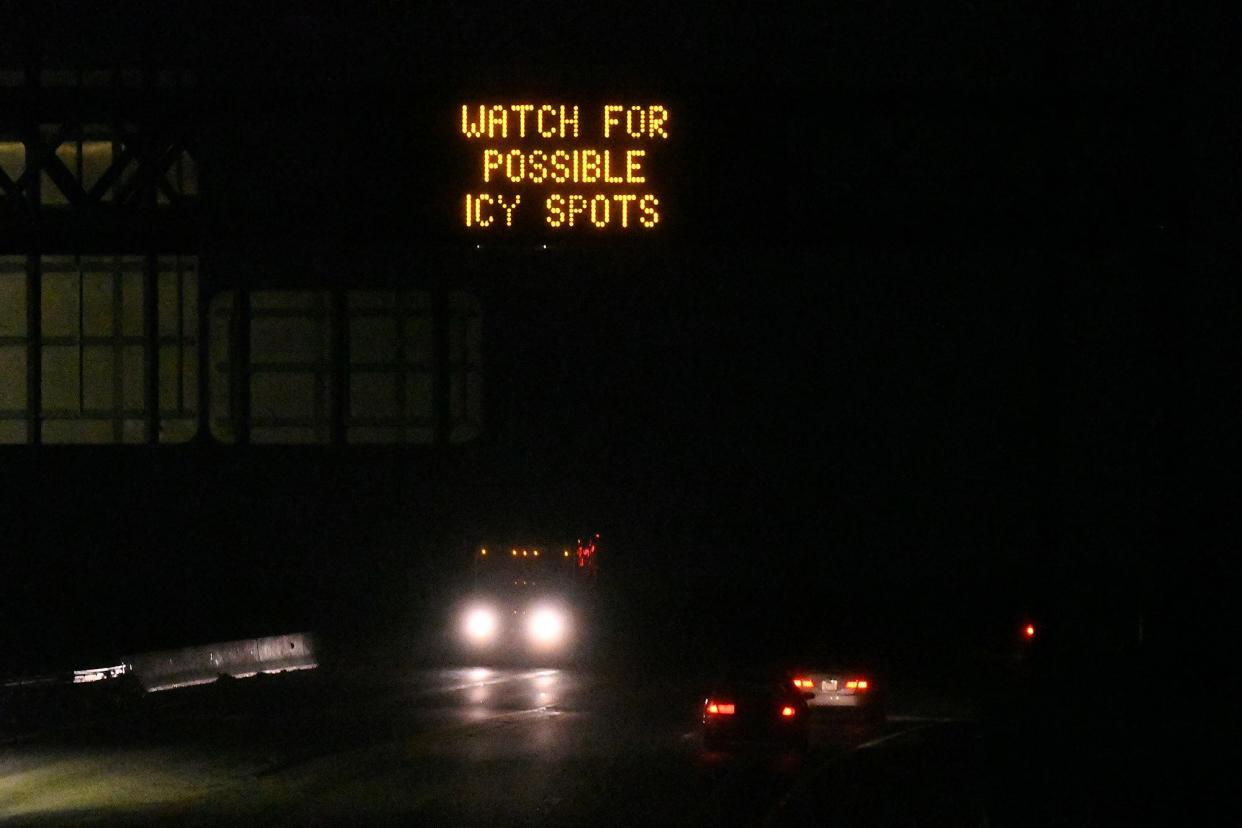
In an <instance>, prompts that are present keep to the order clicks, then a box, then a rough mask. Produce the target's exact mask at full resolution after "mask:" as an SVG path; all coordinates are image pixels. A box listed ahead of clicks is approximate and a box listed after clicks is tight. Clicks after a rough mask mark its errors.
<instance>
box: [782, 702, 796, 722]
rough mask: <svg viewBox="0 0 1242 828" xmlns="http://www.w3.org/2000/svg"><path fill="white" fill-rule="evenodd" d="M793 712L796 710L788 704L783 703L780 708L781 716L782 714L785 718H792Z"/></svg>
mask: <svg viewBox="0 0 1242 828" xmlns="http://www.w3.org/2000/svg"><path fill="white" fill-rule="evenodd" d="M795 712H796V711H795V710H794V709H793V708H792V707H790V706H789V705H785V706H784V707H782V708H781V716H783V717H784V718H786V719H791V718H793V715H794V713H795Z"/></svg>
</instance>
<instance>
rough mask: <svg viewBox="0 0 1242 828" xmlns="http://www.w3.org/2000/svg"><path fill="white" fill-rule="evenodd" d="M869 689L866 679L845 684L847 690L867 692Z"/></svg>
mask: <svg viewBox="0 0 1242 828" xmlns="http://www.w3.org/2000/svg"><path fill="white" fill-rule="evenodd" d="M867 687H868V684H867V680H866V679H850V680H849V681H847V682H846V683H845V689H846V690H866V689H867Z"/></svg>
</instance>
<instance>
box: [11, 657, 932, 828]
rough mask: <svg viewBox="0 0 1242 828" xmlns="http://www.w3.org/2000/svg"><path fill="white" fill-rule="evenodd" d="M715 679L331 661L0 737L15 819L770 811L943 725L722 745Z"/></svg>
mask: <svg viewBox="0 0 1242 828" xmlns="http://www.w3.org/2000/svg"><path fill="white" fill-rule="evenodd" d="M696 685H697V683H696V682H694V681H689V680H670V679H665V680H660V681H644V682H642V683H639V682H636V681H633V680H630V679H627V678H625V677H618V676H615V675H614V676H604V675H599V674H594V673H591V672H588V671H582V670H570V669H504V670H494V669H485V668H459V669H418V670H415V669H411V670H409V671H407V672H405V673H404V674H396V675H388V676H385V677H383V678H379V677H367V676H366V675H365V674H364V675H361V676H344V675H340V674H336V675H331V674H329V673H327V672H326V671H322V670H321V671H306V672H304V673H299V674H289V675H282V676H269V677H259V678H258V679H244V680H236V681H225V682H221V683H219V684H217V685H205V686H201V687H194V688H187V689H184V690H176V691H168V692H164V693H153V694H148V695H146V696H142V697H136V698H133V699H127V700H123V701H122V702H118V703H116V704H115V705H102V706H100V708H99V709H97V710H95V711H94V712H93V713H92V715H90V716H87V717H85V718H84V719H82V720H79V721H77V722H75V723H73V724H72V725H71V726H68V727H63V726H62V727H58V728H52V729H48V730H45V731H42V732H34V733H27V734H25V735H23V736H21V737H11V738H8V739H7V740H6V741H3V742H0V820H5V821H14V822H16V823H18V824H22V823H27V822H29V823H37V824H48V823H53V824H56V823H81V822H83V821H88V822H89V821H96V822H98V823H100V824H102V823H109V824H115V823H117V822H136V821H137V822H163V821H168V820H177V821H181V822H187V821H188V822H192V823H194V822H198V823H214V822H218V821H223V820H245V821H247V822H255V821H257V822H264V823H295V824H340V823H342V822H346V823H350V822H352V823H358V824H374V823H376V822H397V821H402V822H407V823H408V822H410V821H415V822H420V823H423V824H453V825H570V824H584V823H590V824H593V825H634V824H682V825H711V824H757V823H760V822H762V821H763V819H764V817H765V815H767V814H769V813H770V812H771V811H772V809H773V808H774V807H775V806H776V805H777V803H778V802H779V801H780V800H781V798H782V796H784V795H785V794H786V792H788V791H789V790H790V789H791V788H792V787H793V786H794V785H795V784H797V783H798V782H799V781H800V780H806V779H808V778H814V775H815V774H816V773H819V772H822V771H821V769H822V768H823V767H825V766H829V765H830V763H831V762H833V761H834V760H835V759H837V758H838V757H840V756H842V755H843V754H846V753H848V752H849V751H852V750H854V749H855V748H857V747H858V746H859V745H863V744H867V743H870V742H874V741H875V740H880V739H885V738H888V737H892V736H893V735H894V734H899V733H902V732H906V731H912V730H915V729H918V728H920V727H925V726H926V723H925V722H920V721H918V720H912V719H911V718H909V717H900V716H894V717H892V718H891V719H890V720H889V721H887V722H883V723H877V724H864V723H862V722H855V721H853V720H851V719H849V718H848V717H843V716H840V715H833V714H832V713H831V712H825V713H822V714H819V715H817V716H816V717H815V718H814V719H813V726H812V739H811V749H810V751H809V752H807V753H805V754H799V753H793V752H781V751H762V750H755V751H751V750H746V751H740V752H739V751H731V752H709V751H705V750H704V749H703V748H702V746H701V743H700V740H699V736H698V733H697V728H696V719H697V714H698V708H699V705H700V704H701V698H702V697H701V695H700V693H701V687H700V686H696Z"/></svg>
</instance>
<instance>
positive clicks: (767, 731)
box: [703, 683, 808, 750]
mask: <svg viewBox="0 0 1242 828" xmlns="http://www.w3.org/2000/svg"><path fill="white" fill-rule="evenodd" d="M807 727H808V717H807V706H806V701H805V700H804V699H803V698H802V697H801V696H800V695H799V694H798V693H795V692H792V691H791V689H790V688H786V687H784V686H782V685H781V684H779V683H771V684H762V685H744V684H729V685H724V686H719V687H717V688H716V689H714V690H713V692H712V694H711V695H709V696H708V697H707V698H706V699H704V700H703V743H704V746H705V747H707V748H708V749H709V750H715V749H717V748H721V747H725V746H728V745H743V744H765V745H776V746H781V747H794V748H801V747H805V746H806V743H807Z"/></svg>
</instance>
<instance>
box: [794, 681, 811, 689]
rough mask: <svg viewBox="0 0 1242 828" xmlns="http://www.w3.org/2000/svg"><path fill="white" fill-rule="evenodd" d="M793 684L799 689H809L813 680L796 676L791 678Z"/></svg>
mask: <svg viewBox="0 0 1242 828" xmlns="http://www.w3.org/2000/svg"><path fill="white" fill-rule="evenodd" d="M793 686H794V687H797V688H798V689H800V690H810V689H811V688H812V687H814V686H815V682H813V681H811V680H810V679H809V678H796V679H794V680H793Z"/></svg>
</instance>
